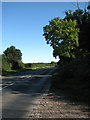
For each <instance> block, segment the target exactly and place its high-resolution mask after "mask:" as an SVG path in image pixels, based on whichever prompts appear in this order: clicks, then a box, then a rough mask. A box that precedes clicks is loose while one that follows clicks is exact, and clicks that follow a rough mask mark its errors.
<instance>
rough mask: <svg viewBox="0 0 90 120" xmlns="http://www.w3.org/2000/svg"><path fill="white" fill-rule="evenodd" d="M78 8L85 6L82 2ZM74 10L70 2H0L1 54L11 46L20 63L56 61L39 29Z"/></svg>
mask: <svg viewBox="0 0 90 120" xmlns="http://www.w3.org/2000/svg"><path fill="white" fill-rule="evenodd" d="M79 5H80V8H84V7H85V3H84V2H81V3H79ZM76 8H77V5H76V3H73V2H12V3H11V2H3V3H2V51H4V50H5V49H6V48H8V47H10V46H11V45H14V46H15V47H16V48H17V49H20V50H21V52H22V61H23V62H24V63H29V62H51V61H58V58H57V59H55V58H54V57H53V54H52V53H53V49H52V47H50V46H49V45H47V44H46V41H45V38H44V36H43V27H44V26H45V25H47V24H48V23H49V21H50V20H51V19H53V18H54V17H58V16H59V17H60V18H64V16H65V14H64V11H65V10H69V9H72V10H75V9H76Z"/></svg>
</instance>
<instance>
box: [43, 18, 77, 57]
mask: <svg viewBox="0 0 90 120" xmlns="http://www.w3.org/2000/svg"><path fill="white" fill-rule="evenodd" d="M76 25H77V24H76V22H75V20H73V21H72V20H71V19H70V20H69V21H68V20H67V19H65V20H63V19H60V18H59V17H57V18H54V19H53V20H51V21H49V25H46V26H45V27H44V28H43V29H44V34H43V35H44V36H45V39H46V41H47V44H50V46H52V47H53V55H54V57H56V56H59V57H60V56H64V57H69V58H71V57H73V55H72V54H74V53H73V52H72V50H74V49H75V48H76V47H78V46H79V43H78V33H79V29H78V28H76Z"/></svg>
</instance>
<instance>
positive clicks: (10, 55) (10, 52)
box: [4, 46, 22, 62]
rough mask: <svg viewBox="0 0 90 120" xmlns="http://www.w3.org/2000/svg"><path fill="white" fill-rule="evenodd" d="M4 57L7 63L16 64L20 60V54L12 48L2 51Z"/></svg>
mask: <svg viewBox="0 0 90 120" xmlns="http://www.w3.org/2000/svg"><path fill="white" fill-rule="evenodd" d="M4 55H6V56H7V60H8V61H9V62H17V61H18V60H21V59H22V53H21V51H20V50H19V49H16V48H15V47H14V46H11V47H9V48H7V49H6V50H5V51H4Z"/></svg>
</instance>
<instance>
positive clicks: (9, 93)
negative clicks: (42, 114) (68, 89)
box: [0, 68, 55, 118]
mask: <svg viewBox="0 0 90 120" xmlns="http://www.w3.org/2000/svg"><path fill="white" fill-rule="evenodd" d="M54 70H55V68H42V69H36V70H29V71H26V72H23V73H21V74H17V75H12V76H8V77H3V78H2V118H28V117H29V116H30V115H31V114H34V106H36V105H37V104H38V102H39V101H40V99H41V97H42V96H43V95H44V94H47V93H48V91H49V88H50V85H51V83H50V78H51V76H52V72H53V71H54ZM0 90H1V89H0Z"/></svg>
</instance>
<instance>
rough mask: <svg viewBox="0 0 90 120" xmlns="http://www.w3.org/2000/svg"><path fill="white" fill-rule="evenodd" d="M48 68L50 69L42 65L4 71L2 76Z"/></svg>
mask: <svg viewBox="0 0 90 120" xmlns="http://www.w3.org/2000/svg"><path fill="white" fill-rule="evenodd" d="M48 67H51V66H45V65H44V66H33V67H25V68H23V69H17V70H6V71H2V76H7V75H11V74H15V73H20V72H23V71H27V70H32V69H37V68H48ZM52 67H53V66H52Z"/></svg>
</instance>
